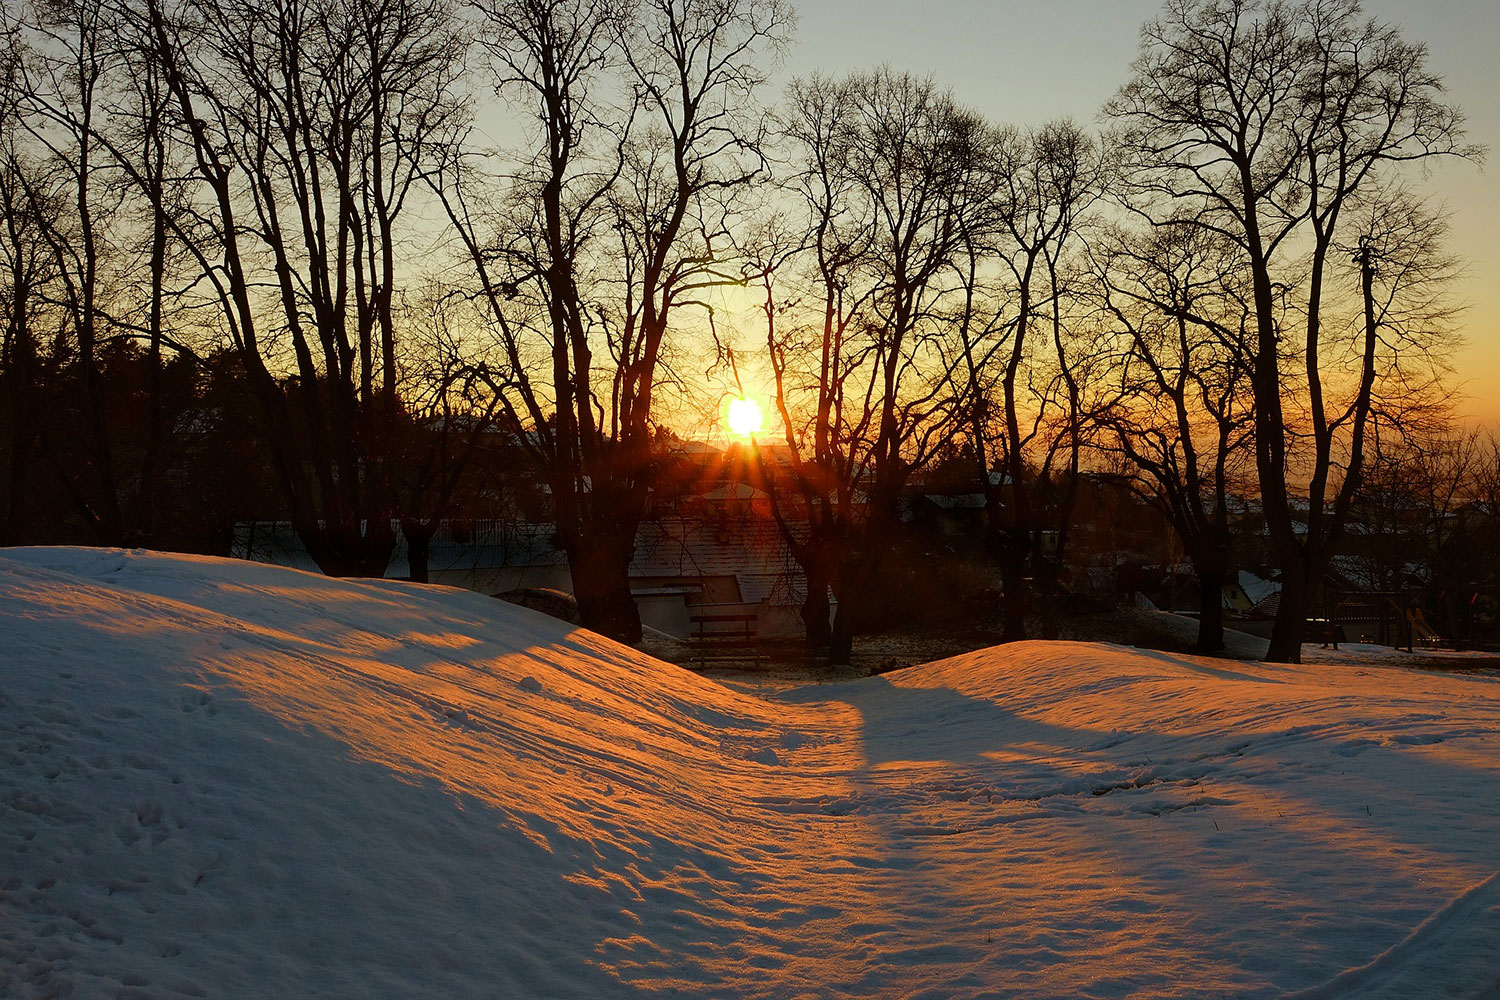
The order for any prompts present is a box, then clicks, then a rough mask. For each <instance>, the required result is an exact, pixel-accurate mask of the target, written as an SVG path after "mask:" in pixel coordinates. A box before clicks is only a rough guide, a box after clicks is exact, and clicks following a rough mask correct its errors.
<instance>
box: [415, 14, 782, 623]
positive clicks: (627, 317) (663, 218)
mask: <svg viewBox="0 0 1500 1000" xmlns="http://www.w3.org/2000/svg"><path fill="white" fill-rule="evenodd" d="M478 10H479V12H480V14H481V16H482V20H483V24H484V25H485V29H484V30H485V34H484V36H483V41H484V44H485V47H486V49H487V51H488V52H489V54H490V56H491V62H492V65H493V67H494V74H495V81H496V86H497V88H498V89H499V90H500V91H501V92H502V93H504V94H508V95H509V94H514V95H518V96H519V97H520V98H521V99H523V100H525V101H526V102H527V104H528V105H529V106H530V108H531V112H530V116H531V122H532V127H533V128H535V129H536V130H537V131H536V133H535V134H534V135H533V138H534V140H535V146H534V149H535V153H534V155H530V156H527V157H525V158H524V160H523V163H522V165H521V168H520V170H519V171H518V173H519V176H518V185H517V187H516V188H515V189H514V190H513V191H512V192H511V195H510V197H511V200H512V204H513V205H514V206H515V210H514V214H513V215H512V217H510V218H503V219H501V220H498V224H497V221H496V220H493V219H491V220H486V219H485V218H483V217H482V212H481V211H480V208H481V206H482V204H483V202H484V200H486V199H487V198H488V197H490V196H491V195H490V193H489V192H491V191H492V190H493V188H492V187H491V188H485V187H484V186H483V185H478V184H476V183H475V181H474V180H473V179H472V177H473V174H472V173H469V172H465V171H464V170H463V169H462V168H463V167H465V166H466V164H464V163H463V162H461V161H459V162H455V163H454V164H452V165H451V166H450V169H449V170H448V171H447V172H445V173H444V175H443V176H441V177H439V178H437V179H436V183H437V186H438V189H439V190H440V191H441V193H442V195H443V198H444V202H445V204H446V205H447V207H448V212H449V215H450V218H451V219H452V221H453V222H454V224H455V226H456V227H457V229H458V230H459V232H460V233H461V234H462V238H463V241H464V244H465V247H466V249H467V251H468V254H469V256H470V258H471V260H472V262H473V264H474V266H475V269H476V272H477V274H478V277H479V281H480V285H481V287H482V291H483V294H484V296H485V298H486V300H487V302H488V304H489V307H490V319H491V323H492V324H493V326H494V328H495V330H496V332H497V336H498V339H499V344H500V352H499V358H498V360H497V364H496V365H495V367H494V369H493V370H492V372H491V373H490V375H491V384H492V386H493V388H494V390H495V392H497V393H498V394H500V396H501V406H502V408H503V409H504V411H505V412H506V413H507V414H508V416H509V418H510V419H511V420H512V421H513V422H514V423H515V424H516V425H518V426H524V427H526V428H527V432H526V435H525V437H524V442H525V445H526V447H527V449H528V451H529V452H530V454H531V456H532V458H533V460H534V461H535V462H536V463H537V464H538V467H539V468H541V469H542V470H543V471H544V474H545V476H546V478H547V480H548V484H549V486H550V487H551V491H552V502H553V506H554V511H555V518H556V523H557V534H558V539H559V542H560V543H561V546H562V548H563V549H564V551H565V552H566V553H567V555H568V563H569V567H570V569H571V571H572V577H573V586H574V592H575V596H576V597H577V600H578V606H579V613H580V615H581V616H582V619H583V622H584V624H585V625H587V626H589V627H590V628H593V629H595V630H596V631H599V632H602V633H604V634H606V635H610V636H612V637H614V638H617V639H622V640H625V641H636V640H638V639H639V638H640V635H641V624H640V615H639V612H638V611H637V609H636V606H635V602H634V600H633V599H632V597H631V594H630V582H629V569H630V561H631V558H632V555H633V553H634V550H635V536H636V531H637V528H638V527H639V524H640V521H641V519H642V517H643V516H644V514H645V512H646V509H647V504H648V500H649V489H650V482H651V477H652V470H653V453H652V442H653V440H654V437H655V434H654V431H655V423H654V421H655V412H654V407H655V403H656V392H657V388H658V385H659V383H660V382H661V380H662V378H663V376H664V374H665V372H666V367H665V366H666V363H667V361H666V359H667V358H668V357H669V355H670V353H671V350H672V347H673V345H672V337H671V336H670V335H669V333H670V331H672V330H673V324H674V321H677V320H679V317H680V316H682V314H683V313H684V310H686V309H690V308H694V307H698V306H701V304H702V301H701V298H700V295H701V293H702V291H703V290H704V289H705V288H706V287H708V286H711V285H714V284H718V283H725V282H731V281H734V280H736V278H737V274H736V273H735V272H734V271H733V269H732V268H731V267H730V265H729V264H728V263H727V262H726V261H724V260H722V259H721V256H722V251H723V250H724V249H726V248H728V247H729V246H730V242H731V241H730V238H729V228H730V223H731V220H732V219H733V217H734V216H735V214H736V212H737V211H738V202H739V199H740V198H741V197H742V195H743V193H744V192H745V191H747V190H748V189H749V188H750V186H751V184H752V182H754V181H755V179H756V178H757V177H758V176H759V175H760V174H761V172H762V170H763V166H764V163H763V157H762V153H761V144H762V140H763V136H764V124H763V122H762V121H761V120H760V116H759V115H758V113H757V112H756V110H755V106H754V104H753V103H752V102H753V98H754V93H755V91H756V88H757V87H758V86H759V85H760V84H761V82H762V81H763V79H764V76H765V70H764V69H763V68H762V67H761V66H760V65H759V64H758V62H757V60H758V59H759V58H760V57H761V55H762V54H763V50H764V49H766V48H768V47H771V48H774V47H775V46H777V45H779V44H780V42H781V39H782V37H783V35H784V32H785V31H786V29H787V28H788V26H789V24H790V19H791V12H790V9H789V8H788V7H787V6H786V5H785V4H784V3H783V2H782V0H645V2H642V3H638V4H633V5H617V4H612V3H606V2H601V0H485V2H484V3H482V4H480V5H479V6H478ZM621 100H623V103H624V107H623V108H619V107H617V106H616V105H615V103H613V102H617V101H621ZM494 228H498V229H499V230H500V236H499V238H498V239H496V238H494V237H493V235H492V234H491V233H490V231H489V230H490V229H494Z"/></svg>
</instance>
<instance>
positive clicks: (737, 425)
mask: <svg viewBox="0 0 1500 1000" xmlns="http://www.w3.org/2000/svg"><path fill="white" fill-rule="evenodd" d="M764 425H765V414H763V413H762V412H761V409H760V404H759V403H757V402H756V401H755V400H753V399H731V400H730V401H729V430H730V433H732V434H738V435H740V436H742V437H749V436H750V435H751V434H754V433H755V432H756V431H758V430H760V429H761V427H763V426H764Z"/></svg>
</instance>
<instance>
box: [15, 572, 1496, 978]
mask: <svg viewBox="0 0 1500 1000" xmlns="http://www.w3.org/2000/svg"><path fill="white" fill-rule="evenodd" d="M1497 732H1500V679H1496V678H1494V677H1487V676H1456V675H1446V674H1437V673H1424V672H1415V671H1405V670H1400V669H1397V668H1393V667H1390V666H1385V665H1381V664H1375V663H1371V664H1361V663H1359V662H1358V661H1356V662H1339V663H1322V664H1313V665H1309V666H1304V667H1285V666H1267V665H1261V664H1256V663H1236V662H1225V661H1213V660H1202V659H1196V658H1192V657H1187V656H1177V655H1169V654H1163V653H1150V652H1142V651H1137V650H1133V649H1125V648H1119V647H1112V646H1095V645H1079V644H1048V643H1027V644H1020V645H1015V646H1009V647H1005V648H1001V649H995V650H987V651H983V652H978V653H973V654H970V655H967V656H962V657H958V658H955V659H951V660H947V661H944V662H941V663H937V664H931V665H927V666H922V667H915V668H911V669H909V670H905V671H900V672H898V673H894V674H887V675H884V676H881V677H877V678H871V679H868V680H862V681H857V682H849V683H843V684H837V685H826V686H813V687H805V688H800V689H797V690H793V691H790V692H780V693H777V694H774V695H772V696H769V697H762V696H758V695H754V694H750V693H747V692H744V691H739V690H736V689H733V688H730V687H726V686H724V685H721V684H717V683H715V682H712V681H710V680H707V679H704V678H702V677H698V676H696V675H694V674H691V673H688V672H685V671H682V670H679V669H678V668H675V667H672V666H669V665H667V664H664V663H661V662H659V661H656V660H652V659H650V658H648V657H645V656H643V655H641V654H639V653H636V652H634V651H632V650H629V649H626V648H623V647H621V646H617V645H615V644H613V643H610V642H608V641H606V640H604V639H601V638H598V637H596V636H594V635H592V634H590V633H587V632H582V631H569V629H568V627H567V626H565V625H563V624H561V623H559V622H555V621H553V620H551V619H547V618H544V617H541V616H540V615H537V614H534V613H532V612H529V611H526V610H524V609H520V608H516V607H513V606H510V605H506V604H503V603H500V602H497V601H493V600H491V599H489V598H485V597H482V596H479V595H475V594H470V593H465V592H456V591H448V590H439V589H435V588H421V587H414V586H410V585H404V584H397V583H386V582H380V583H350V582H339V581H333V580H327V579H323V578H320V577H315V576H310V575H306V574H302V573H298V572H295V571H291V570H285V569H278V568H274V567H270V566H262V565H253V564H246V563H233V562H227V561H219V560H211V559H193V558H186V557H169V556H161V555H148V554H142V553H127V552H119V551H99V550H82V549H28V550H5V551H0V996H3V997H7V998H10V997H15V998H30V997H52V996H70V997H76V998H94V997H139V998H148V997H149V998H175V997H215V998H252V997H266V998H276V1000H283V998H304V997H341V998H342V997H347V998H361V1000H363V998H380V1000H387V998H429V997H442V998H465V997H484V998H496V997H506V998H512V997H513V998H529V997H617V996H636V995H647V994H658V993H659V994H674V993H675V994H676V995H682V996H698V997H751V996H755V997H778V998H781V997H788V998H791V997H870V996H881V997H932V998H947V997H996V996H1001V997H1012V996H1013V997H1038V998H1040V997H1048V998H1053V997H1125V996H1183V997H1189V996H1191V997H1200V996H1224V997H1230V996H1232V997H1281V996H1286V995H1288V994H1290V995H1294V996H1317V997H1377V996H1379V997H1391V998H1396V997H1402V998H1405V997H1420V996H1430V997H1449V996H1460V997H1489V998H1497V997H1500V948H1497V947H1496V944H1497V942H1500V880H1497V879H1496V877H1495V873H1496V871H1497V870H1500V780H1497V779H1500V735H1497Z"/></svg>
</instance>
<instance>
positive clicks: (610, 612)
mask: <svg viewBox="0 0 1500 1000" xmlns="http://www.w3.org/2000/svg"><path fill="white" fill-rule="evenodd" d="M634 554H635V533H634V532H633V531H632V532H631V533H629V534H628V535H626V534H625V533H624V532H621V531H610V532H605V531H596V532H589V533H588V544H585V545H579V546H576V547H574V548H573V549H571V550H570V551H569V552H568V568H569V569H570V570H571V571H572V574H573V596H574V598H575V599H576V600H577V601H578V615H579V618H580V619H581V620H582V622H583V627H584V628H586V629H590V630H592V631H594V632H598V633H599V634H600V635H604V636H608V637H609V638H611V639H614V640H615V641H616V642H623V643H627V644H630V643H637V642H640V641H641V613H640V609H639V608H637V607H636V604H635V598H634V597H632V596H631V594H630V560H631V557H632V556H633V555H634Z"/></svg>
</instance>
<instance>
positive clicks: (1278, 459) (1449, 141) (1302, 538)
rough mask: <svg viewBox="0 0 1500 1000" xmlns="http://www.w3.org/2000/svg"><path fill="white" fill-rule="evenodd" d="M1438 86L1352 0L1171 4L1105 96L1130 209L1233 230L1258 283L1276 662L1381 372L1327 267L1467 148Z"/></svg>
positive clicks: (1329, 531) (1297, 622)
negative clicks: (1402, 182) (1375, 208)
mask: <svg viewBox="0 0 1500 1000" xmlns="http://www.w3.org/2000/svg"><path fill="white" fill-rule="evenodd" d="M1441 91H1442V88H1441V81H1440V80H1439V78H1438V77H1437V76H1435V75H1434V74H1433V73H1432V72H1431V71H1430V70H1429V69H1428V68H1427V52H1426V49H1425V48H1424V47H1422V46H1420V45H1415V44H1412V43H1409V42H1407V41H1405V40H1404V39H1403V38H1402V37H1401V34H1400V32H1399V31H1398V30H1397V29H1395V28H1393V27H1391V26H1389V25H1385V24H1381V23H1379V22H1377V21H1373V20H1366V19H1365V18H1364V17H1363V16H1362V14H1361V10H1360V5H1359V3H1358V0H1308V2H1302V3H1295V4H1292V3H1281V2H1269V0H1170V2H1169V3H1168V4H1167V6H1166V9H1165V11H1164V12H1163V14H1162V15H1161V16H1160V17H1159V18H1158V19H1156V20H1154V21H1152V22H1150V23H1148V24H1147V25H1146V26H1145V28H1144V29H1143V30H1142V43H1141V54H1140V56H1139V58H1138V59H1137V61H1136V64H1135V75H1134V77H1133V79H1132V80H1131V81H1130V82H1129V83H1128V84H1126V85H1125V87H1123V88H1122V89H1121V90H1120V92H1119V94H1118V95H1117V96H1116V97H1115V98H1114V100H1113V101H1112V102H1111V104H1110V105H1109V112H1110V113H1111V114H1112V115H1113V116H1114V117H1115V119H1116V120H1117V121H1118V122H1119V124H1120V126H1121V128H1120V131H1119V133H1118V135H1117V136H1116V138H1115V141H1116V142H1117V143H1118V145H1119V147H1120V148H1121V150H1122V151H1123V153H1124V155H1125V156H1126V158H1127V160H1128V161H1129V164H1130V167H1131V169H1130V172H1129V174H1130V177H1131V179H1132V183H1133V187H1134V197H1135V202H1134V203H1135V204H1136V205H1137V206H1138V207H1139V208H1140V209H1141V210H1142V211H1145V212H1147V213H1149V214H1151V215H1152V216H1153V218H1154V219H1155V220H1156V221H1157V222H1159V223H1160V224H1162V225H1186V226H1194V227H1203V228H1209V229H1212V230H1214V231H1217V232H1219V233H1221V234H1223V235H1224V236H1226V237H1227V238H1229V239H1231V240H1233V241H1234V242H1235V244H1236V245H1237V249H1238V251H1239V253H1240V254H1241V255H1242V258H1243V262H1244V266H1245V267H1246V269H1247V271H1248V273H1249V275H1250V278H1251V287H1252V293H1253V294H1252V302H1253V304H1254V318H1255V351H1254V367H1253V369H1252V379H1253V383H1252V384H1253V387H1254V398H1255V444H1256V466H1257V472H1258V476H1259V481H1260V493H1261V499H1262V502H1263V504H1264V507H1265V514H1266V520H1267V526H1268V529H1269V532H1270V541H1271V547H1272V550H1273V554H1274V559H1275V562H1276V564H1277V567H1278V569H1279V570H1280V577H1281V586H1282V592H1281V595H1282V596H1281V605H1280V611H1279V613H1278V616H1277V621H1276V625H1275V630H1274V633H1273V635H1272V640H1271V648H1270V652H1269V654H1268V655H1269V656H1270V658H1271V659H1272V660H1275V661H1282V662H1287V661H1292V662H1295V661H1297V660H1299V659H1300V656H1301V642H1302V632H1303V623H1304V621H1305V617H1306V614H1307V610H1308V605H1309V601H1310V600H1311V598H1312V594H1311V591H1312V589H1313V588H1314V587H1315V586H1316V585H1317V584H1318V582H1319V581H1320V579H1321V577H1322V575H1323V571H1324V569H1325V567H1326V566H1327V563H1328V559H1329V558H1330V556H1331V555H1332V553H1333V550H1334V547H1335V546H1336V545H1337V543H1338V540H1339V537H1340V535H1341V534H1342V532H1343V531H1344V529H1345V526H1346V522H1347V514H1348V505H1349V500H1350V499H1351V498H1352V496H1353V494H1354V493H1355V491H1357V489H1358V486H1359V480H1360V476H1361V471H1362V465H1363V461H1364V452H1365V446H1366V441H1365V437H1364V435H1365V430H1366V427H1367V421H1368V416H1369V412H1370V408H1371V405H1372V400H1373V398H1374V394H1373V390H1374V385H1375V383H1376V381H1377V380H1378V379H1379V378H1380V377H1381V375H1382V374H1383V371H1382V366H1381V365H1380V364H1379V361H1381V360H1382V358H1381V354H1380V352H1379V351H1376V350H1369V349H1368V348H1369V347H1370V344H1371V340H1372V338H1373V339H1374V340H1375V341H1378V340H1379V336H1378V331H1377V330H1372V329H1370V328H1369V327H1365V328H1363V329H1361V326H1363V324H1357V323H1356V324H1344V323H1340V322H1338V317H1337V313H1336V309H1337V307H1338V306H1339V305H1340V303H1341V301H1343V302H1347V301H1349V300H1350V299H1353V300H1355V301H1356V302H1357V299H1358V288H1359V285H1358V284H1357V283H1356V284H1355V285H1354V286H1353V288H1352V289H1351V291H1352V292H1353V293H1354V294H1353V295H1345V296H1339V294H1338V291H1339V289H1338V288H1337V287H1333V288H1330V286H1329V278H1330V274H1329V272H1330V264H1331V263H1332V262H1333V258H1334V257H1335V256H1336V255H1337V254H1338V253H1340V252H1341V251H1340V236H1341V234H1343V233H1344V232H1345V231H1346V230H1347V229H1348V227H1349V225H1350V224H1352V225H1356V226H1357V225H1358V222H1357V221H1355V222H1352V223H1347V224H1346V217H1350V216H1356V212H1355V207H1356V206H1358V205H1360V204H1361V202H1363V201H1369V200H1373V199H1375V198H1376V197H1377V196H1378V195H1377V191H1378V188H1379V186H1380V185H1381V184H1382V183H1383V182H1384V181H1385V180H1386V179H1387V178H1388V177H1390V176H1391V175H1392V173H1393V172H1394V171H1397V170H1399V169H1400V167H1401V165H1402V164H1403V163H1411V162H1416V161H1421V160H1426V159H1429V158H1431V157H1435V156H1440V155H1452V154H1464V153H1466V152H1468V151H1466V150H1465V149H1464V148H1463V147H1462V146H1461V145H1460V143H1461V139H1462V135H1463V128H1462V119H1461V116H1460V115H1459V113H1458V112H1457V111H1456V110H1455V109H1453V108H1452V107H1451V106H1449V105H1447V104H1444V103H1443V102H1442V100H1441ZM1356 309H1357V306H1356ZM1330 310H1335V312H1334V314H1333V315H1328V313H1329V311H1330ZM1351 359H1358V360H1356V361H1355V363H1354V364H1353V365H1352V366H1349V365H1347V362H1348V361H1350V360H1351ZM1304 476H1305V477H1306V482H1307V484H1308V488H1307V505H1306V514H1305V517H1302V516H1301V513H1302V512H1301V511H1299V510H1298V509H1297V508H1298V506H1299V505H1298V504H1297V503H1295V502H1294V500H1295V498H1294V495H1293V492H1294V485H1295V484H1296V482H1298V481H1299V480H1301V479H1302V478H1303V477H1304Z"/></svg>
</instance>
